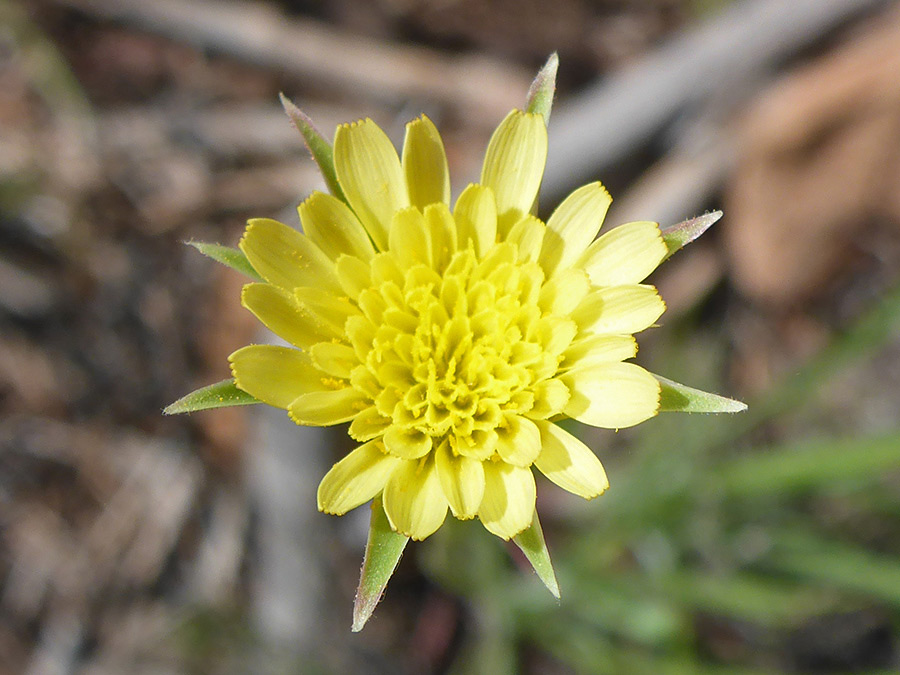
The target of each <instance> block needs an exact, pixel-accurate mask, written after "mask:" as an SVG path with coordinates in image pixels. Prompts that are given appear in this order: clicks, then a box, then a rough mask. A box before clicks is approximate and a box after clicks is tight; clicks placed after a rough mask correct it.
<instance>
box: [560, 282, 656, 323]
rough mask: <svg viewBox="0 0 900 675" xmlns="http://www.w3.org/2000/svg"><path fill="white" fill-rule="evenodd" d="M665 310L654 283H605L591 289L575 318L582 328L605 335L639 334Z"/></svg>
mask: <svg viewBox="0 0 900 675" xmlns="http://www.w3.org/2000/svg"><path fill="white" fill-rule="evenodd" d="M665 311H666V303H665V302H663V299H662V298H661V297H659V293H657V292H656V289H655V288H654V287H653V286H646V285H642V284H632V285H630V286H606V287H604V288H600V289H598V290H596V291H593V292H591V293H590V294H588V296H587V297H586V298H585V299H584V301H583V302H582V303H581V305H580V306H579V307H578V309H576V310H575V312H574V314H573V315H572V318H573V319H575V321H576V322H577V323H578V326H579V328H581V330H583V331H589V332H591V333H598V334H604V335H622V334H625V333H637V332H639V331H642V330H644V329H645V328H649V327H650V326H652V325H653V323H654V322H655V321H656V320H657V319H658V318H659V317H660V316H662V314H663V312H665Z"/></svg>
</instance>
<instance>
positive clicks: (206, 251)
mask: <svg viewBox="0 0 900 675" xmlns="http://www.w3.org/2000/svg"><path fill="white" fill-rule="evenodd" d="M185 243H187V244H188V245H189V246H193V247H194V248H195V249H197V250H198V251H200V253H202V254H203V255H205V256H206V257H207V258H212V259H213V260H215V261H216V262H217V263H221V264H223V265H225V266H226V267H230V268H231V269H233V270H235V271H236V272H240V273H241V274H243V275H244V276H247V277H250V278H251V279H253V280H254V281H262V280H263V278H262V277H261V276H259V273H258V272H257V271H256V270H255V269H253V265H251V264H250V261H249V260H247V256H245V255H244V252H243V251H241V250H240V249H237V248H231V247H230V246H222V245H221V244H209V243H207V242H205V241H188V242H185Z"/></svg>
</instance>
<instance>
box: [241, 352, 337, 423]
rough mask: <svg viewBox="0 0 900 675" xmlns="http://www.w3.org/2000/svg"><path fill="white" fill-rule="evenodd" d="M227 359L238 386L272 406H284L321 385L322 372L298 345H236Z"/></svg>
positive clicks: (321, 387) (321, 386)
mask: <svg viewBox="0 0 900 675" xmlns="http://www.w3.org/2000/svg"><path fill="white" fill-rule="evenodd" d="M228 361H229V363H231V374H232V375H234V378H235V380H236V382H237V386H238V387H239V388H240V389H243V390H244V391H246V392H247V393H248V394H250V395H251V396H255V397H256V398H258V399H259V400H260V401H262V402H263V403H268V404H269V405H273V406H275V407H276V408H284V409H287V407H288V406H289V405H290V404H291V402H292V401H293V400H294V399H295V398H297V397H298V396H300V394H305V393H308V392H310V391H317V390H320V389H323V388H324V386H323V384H322V373H321V372H319V371H318V370H317V369H316V367H315V366H313V364H312V361H310V359H309V356H307V355H306V354H305V353H304V352H301V351H300V350H298V349H291V348H290V347H276V346H274V345H250V346H249V347H242V348H241V349H238V350H237V351H236V352H234V353H233V354H232V355H231V356H229V357H228Z"/></svg>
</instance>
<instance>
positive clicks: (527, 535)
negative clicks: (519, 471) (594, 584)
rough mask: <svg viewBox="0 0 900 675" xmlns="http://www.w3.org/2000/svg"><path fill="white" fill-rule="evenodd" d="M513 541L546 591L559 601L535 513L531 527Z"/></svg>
mask: <svg viewBox="0 0 900 675" xmlns="http://www.w3.org/2000/svg"><path fill="white" fill-rule="evenodd" d="M513 541H514V542H515V543H516V546H518V547H519V548H520V549H521V551H522V553H524V554H525V557H526V558H528V562H530V563H531V566H532V567H533V568H534V571H535V572H536V573H537V575H538V578H539V579H540V580H541V581H542V582H543V584H544V586H546V587H547V590H548V591H550V592H551V593H552V594H553V597H554V598H556V599H557V600H559V584H558V583H557V582H556V574H555V573H554V572H553V564H552V563H551V562H550V552H549V551H548V550H547V542H545V541H544V531H543V530H542V529H541V521H540V520H538V514H537V511H535V512H534V520H532V521H531V525H529V526H528V528H527V529H526V530H524V531H523V532H520V533H519V534H517V535H516V536H515V537H513Z"/></svg>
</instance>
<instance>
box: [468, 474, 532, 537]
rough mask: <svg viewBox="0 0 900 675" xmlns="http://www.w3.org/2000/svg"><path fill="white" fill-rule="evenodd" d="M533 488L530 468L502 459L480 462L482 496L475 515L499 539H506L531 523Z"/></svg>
mask: <svg viewBox="0 0 900 675" xmlns="http://www.w3.org/2000/svg"><path fill="white" fill-rule="evenodd" d="M534 500H535V487H534V476H533V475H532V473H531V469H528V468H524V467H521V466H513V465H512V464H507V463H506V462H484V497H483V498H482V500H481V506H480V507H479V509H478V517H479V518H480V519H481V523H482V524H483V525H484V527H485V528H486V529H487V530H488V532H491V533H492V534H496V535H497V536H498V537H500V538H501V539H510V538H512V537H515V536H516V535H517V534H519V532H521V531H522V530H524V529H525V528H526V527H528V526H529V525H531V519H532V517H533V516H534Z"/></svg>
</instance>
